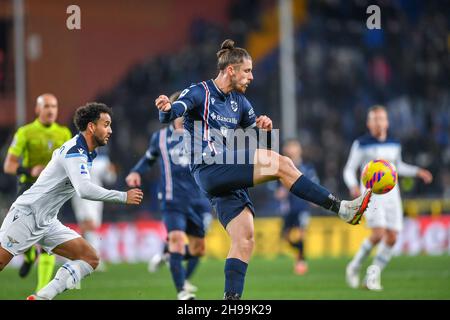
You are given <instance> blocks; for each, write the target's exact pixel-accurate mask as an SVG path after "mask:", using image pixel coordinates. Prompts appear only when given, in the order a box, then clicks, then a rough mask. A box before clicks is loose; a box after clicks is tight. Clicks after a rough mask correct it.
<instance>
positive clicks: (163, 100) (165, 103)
mask: <svg viewBox="0 0 450 320" xmlns="http://www.w3.org/2000/svg"><path fill="white" fill-rule="evenodd" d="M155 106H156V107H157V108H158V110H159V111H163V112H169V111H170V109H172V104H171V103H170V100H169V97H167V96H165V95H160V96H159V97H158V98H156V100H155Z"/></svg>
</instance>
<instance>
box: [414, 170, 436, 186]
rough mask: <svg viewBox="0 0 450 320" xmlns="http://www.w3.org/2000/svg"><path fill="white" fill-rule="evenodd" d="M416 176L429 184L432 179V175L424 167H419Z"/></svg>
mask: <svg viewBox="0 0 450 320" xmlns="http://www.w3.org/2000/svg"><path fill="white" fill-rule="evenodd" d="M417 176H418V177H419V178H420V179H422V180H423V182H425V183H426V184H430V183H431V182H432V181H433V175H432V174H431V172H430V171H428V170H426V169H419V171H418V172H417Z"/></svg>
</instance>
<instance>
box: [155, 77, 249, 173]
mask: <svg viewBox="0 0 450 320" xmlns="http://www.w3.org/2000/svg"><path fill="white" fill-rule="evenodd" d="M181 116H184V128H185V134H186V135H188V136H189V137H187V138H185V139H184V140H185V142H186V143H187V144H188V145H186V148H187V149H188V150H190V152H189V153H190V154H191V159H190V160H191V163H192V166H191V168H192V169H193V168H195V166H196V164H200V163H203V158H205V157H208V155H213V156H214V155H215V154H220V153H223V152H224V151H225V150H226V138H227V134H228V132H229V130H230V131H231V130H234V129H237V128H242V129H247V128H251V127H254V126H255V125H256V116H255V112H254V111H253V108H252V106H251V104H250V102H249V101H248V100H247V99H246V98H245V96H244V95H243V94H241V93H238V92H234V91H232V92H230V93H228V94H225V93H223V92H222V91H221V90H220V89H219V88H217V86H216V85H215V83H214V81H213V80H208V81H203V82H201V83H198V84H195V85H192V86H190V87H189V88H187V89H185V90H183V92H182V93H181V94H180V97H179V98H178V100H177V101H175V102H174V103H173V104H172V109H171V111H170V112H160V120H161V122H165V123H167V122H169V121H171V120H173V119H175V118H178V117H181ZM196 123H197V124H200V125H199V126H196V125H195V124H196ZM189 148H190V149H189Z"/></svg>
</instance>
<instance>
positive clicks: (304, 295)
mask: <svg viewBox="0 0 450 320" xmlns="http://www.w3.org/2000/svg"><path fill="white" fill-rule="evenodd" d="M348 261H349V259H348V258H321V259H312V260H310V261H309V272H308V273H307V274H306V275H304V276H298V275H294V274H293V272H292V270H293V264H292V259H291V258H290V257H278V258H274V259H264V258H259V257H254V258H253V259H252V261H251V262H250V265H249V268H248V271H247V277H246V282H245V291H244V296H243V299H246V300H269V299H274V300H278V299H283V300H341V299H345V300H352V299H362V300H397V299H402V300H409V299H424V300H428V299H432V300H434V299H436V300H437V299H446V300H448V299H450V256H448V255H444V256H415V257H407V256H401V257H394V258H393V260H392V261H391V263H390V264H389V265H388V267H387V268H386V269H385V271H384V272H383V278H382V284H383V286H384V290H383V291H381V292H371V291H368V290H365V289H350V288H348V287H347V286H346V284H345V278H344V273H345V266H346V263H347V262H348ZM223 266H224V260H217V259H204V260H202V261H201V262H200V264H199V267H198V269H197V270H196V272H195V274H194V276H193V278H192V281H191V282H192V283H193V284H195V285H196V286H198V288H199V291H198V292H197V299H204V300H210V299H214V300H220V299H222V297H223V286H224V274H223ZM107 267H108V270H107V271H106V272H96V273H94V274H92V275H91V276H89V277H88V278H85V279H84V280H83V281H82V284H81V286H82V288H81V290H76V289H74V290H69V291H66V292H64V293H62V294H61V295H59V296H57V298H56V299H58V300H59V299H60V300H63V299H67V300H117V299H120V300H141V299H148V300H175V299H176V293H175V289H174V287H173V284H172V279H171V275H170V272H169V269H168V267H167V266H165V265H163V266H162V267H161V268H160V269H159V270H158V271H157V272H155V273H149V272H148V271H147V265H146V264H145V263H139V264H116V265H112V264H109V265H108V266H107ZM364 267H367V263H366V264H365V265H364ZM35 284H36V268H35V267H34V268H33V271H32V272H31V273H30V275H29V276H28V277H27V278H25V279H21V278H19V276H18V270H17V269H15V268H11V267H9V268H8V267H7V268H6V269H5V270H3V272H1V273H0V299H1V300H6V299H8V300H11V299H13V300H23V299H25V298H26V297H27V296H28V295H29V294H31V293H32V291H33V290H34V287H35Z"/></svg>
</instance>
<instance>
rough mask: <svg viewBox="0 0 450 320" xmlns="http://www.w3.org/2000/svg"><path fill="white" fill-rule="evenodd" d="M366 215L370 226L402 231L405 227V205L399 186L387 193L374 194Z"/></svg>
mask: <svg viewBox="0 0 450 320" xmlns="http://www.w3.org/2000/svg"><path fill="white" fill-rule="evenodd" d="M364 216H365V219H366V223H367V227H369V228H385V229H389V230H394V231H397V232H400V231H401V230H402V228H403V205H402V201H401V198H400V190H399V189H398V186H395V188H394V189H392V190H391V191H389V192H388V193H385V194H372V197H371V200H370V203H369V207H368V208H367V210H366V212H365V214H364Z"/></svg>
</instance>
